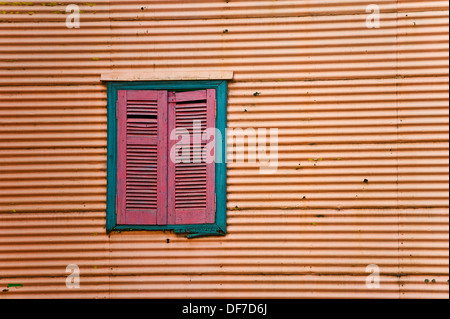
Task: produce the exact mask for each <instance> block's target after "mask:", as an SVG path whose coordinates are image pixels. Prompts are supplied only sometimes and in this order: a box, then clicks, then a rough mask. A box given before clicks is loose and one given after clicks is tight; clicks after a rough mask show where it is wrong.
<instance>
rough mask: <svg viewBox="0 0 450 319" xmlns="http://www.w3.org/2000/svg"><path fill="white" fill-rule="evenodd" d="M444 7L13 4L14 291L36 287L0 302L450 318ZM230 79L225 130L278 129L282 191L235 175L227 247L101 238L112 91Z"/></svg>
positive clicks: (248, 174) (3, 42) (3, 90)
mask: <svg viewBox="0 0 450 319" xmlns="http://www.w3.org/2000/svg"><path fill="white" fill-rule="evenodd" d="M69 3H76V4H79V5H80V8H81V10H82V13H81V28H80V29H67V28H66V27H65V23H64V22H65V19H66V17H67V15H68V14H66V13H65V6H66V5H67V4H69ZM372 3H374V4H378V5H379V6H380V8H381V12H382V15H381V19H382V21H381V28H380V29H367V28H366V17H367V15H368V14H367V13H366V7H367V6H368V5H369V4H372ZM448 6H449V4H448V1H446V0H445V1H444V0H442V1H441V0H439V1H429V0H398V1H392V0H377V1H375V0H339V1H338V0H323V1H322V0H321V1H308V0H297V1H293V0H280V1H249V0H246V1H244V0H229V1H218V0H215V1H202V0H195V1H189V2H185V1H175V0H173V1H169V0H166V1H163V0H160V1H119V0H111V1H108V0H93V2H92V3H85V2H80V1H78V0H74V1H70V2H67V3H66V2H64V3H60V2H57V3H53V2H44V3H42V2H39V1H29V2H19V3H17V2H14V3H13V2H1V3H0V291H1V290H3V289H5V288H6V287H7V285H8V284H21V285H23V287H13V288H10V289H9V290H8V291H7V292H0V298H24V297H26V298H41V297H46V298H48V297H64V298H66V297H82V298H92V297H98V298H116V297H152V298H165V297H238V298H239V297H313V298H314V297H357V298H361V297H363V298H364V297H368V298H372V297H373V298H377V297H385V298H415V297H420V298H432V297H440V298H448V291H449V286H448V279H449V276H448V272H449V268H448V266H449V259H448V248H449V242H448V239H449V237H448V231H449V226H448V222H449V220H448V217H449V209H448V181H449V178H448V164H449V161H448V155H449V144H448V142H449V140H448V133H449V132H448V131H449V129H448V98H449V95H448V84H449V77H448V76H449V74H448V49H449V43H448V40H449V38H448V16H449V12H448V9H449V8H448ZM218 69H219V70H230V71H234V72H235V79H234V81H232V82H231V83H230V85H229V89H230V91H229V109H228V120H229V127H233V128H235V127H242V128H247V127H267V128H269V127H278V128H279V141H280V147H279V151H280V153H279V170H278V172H277V173H276V174H274V175H265V176H263V175H259V174H258V169H257V167H256V166H255V165H252V164H229V165H228V167H229V174H228V208H229V212H228V222H229V228H228V229H229V234H228V235H227V236H226V237H225V238H203V239H194V240H187V239H185V238H183V237H177V236H175V235H173V234H169V233H166V234H164V233H148V232H147V233H146V232H135V233H120V234H118V233H113V234H111V236H110V237H108V236H107V235H105V206H106V127H107V120H106V112H107V110H106V103H107V100H106V87H105V85H104V84H103V83H101V82H100V74H102V73H105V72H110V71H130V72H141V71H164V70H182V71H189V70H195V71H199V70H202V71H203V70H218ZM255 92H260V93H261V94H260V95H259V96H254V93H255ZM364 180H367V181H366V182H364ZM166 239H170V243H167V241H166ZM68 264H77V265H78V266H80V268H81V288H80V289H67V288H66V285H65V280H66V276H67V275H68V274H67V273H66V272H65V271H66V266H67V265H68ZM369 264H376V265H378V266H379V267H380V270H381V287H380V289H373V290H370V289H368V288H367V287H366V285H365V281H366V277H367V275H368V273H366V267H367V265H369Z"/></svg>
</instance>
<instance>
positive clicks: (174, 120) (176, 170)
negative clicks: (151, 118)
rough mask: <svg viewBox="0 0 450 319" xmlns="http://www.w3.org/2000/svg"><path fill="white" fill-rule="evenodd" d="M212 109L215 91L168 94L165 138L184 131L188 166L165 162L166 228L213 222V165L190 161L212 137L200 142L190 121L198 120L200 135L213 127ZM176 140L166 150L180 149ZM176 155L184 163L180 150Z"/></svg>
mask: <svg viewBox="0 0 450 319" xmlns="http://www.w3.org/2000/svg"><path fill="white" fill-rule="evenodd" d="M215 109H216V91H215V90H203V91H191V92H179V93H172V92H170V93H169V132H168V133H169V137H170V134H171V132H173V130H174V129H177V131H178V132H180V131H181V130H187V131H188V132H189V138H190V142H191V147H190V154H189V156H188V157H189V158H190V162H191V163H183V162H182V163H175V162H173V160H172V159H169V164H168V166H169V172H168V183H169V184H168V186H169V189H168V197H169V199H168V224H169V225H186V224H211V223H214V221H215V162H212V163H210V164H207V163H206V162H205V161H204V160H203V158H202V160H201V162H200V163H196V162H194V154H195V155H197V156H198V155H200V154H202V152H204V150H205V146H206V145H207V144H208V143H209V142H210V141H211V140H213V137H211V138H210V140H205V141H203V140H202V138H201V135H200V136H198V135H197V136H194V134H193V133H194V132H193V123H194V121H200V122H199V123H201V132H200V133H202V132H204V131H205V129H206V128H214V127H215ZM185 132H186V131H185ZM172 134H173V133H172ZM179 141H181V138H179V140H178V141H177V140H173V139H170V141H169V150H172V149H173V148H174V147H176V146H175V145H177V146H180V143H179ZM194 146H198V147H195V148H194ZM176 153H177V158H178V159H179V160H180V159H184V160H186V158H185V157H186V156H185V157H183V154H182V152H181V150H180V151H177V152H176Z"/></svg>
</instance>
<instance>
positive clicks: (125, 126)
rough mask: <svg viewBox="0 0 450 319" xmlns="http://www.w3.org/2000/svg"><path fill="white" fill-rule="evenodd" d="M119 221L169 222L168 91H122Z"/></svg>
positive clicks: (155, 223) (142, 223)
mask: <svg viewBox="0 0 450 319" xmlns="http://www.w3.org/2000/svg"><path fill="white" fill-rule="evenodd" d="M117 123H118V125H117V128H118V132H117V138H118V150H117V151H118V152H117V161H118V162H117V208H118V212H117V222H118V224H120V225H165V224H167V91H137V90H121V91H118V101H117Z"/></svg>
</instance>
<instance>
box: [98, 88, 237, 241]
mask: <svg viewBox="0 0 450 319" xmlns="http://www.w3.org/2000/svg"><path fill="white" fill-rule="evenodd" d="M107 86H108V107H107V108H108V149H107V156H108V160H107V200H106V231H107V233H111V232H114V231H173V232H175V233H177V234H186V236H187V237H188V238H195V237H203V236H224V235H226V233H227V221H226V219H227V216H226V213H227V212H226V200H227V199H226V185H227V183H226V182H227V181H226V178H227V177H226V176H227V166H226V127H227V94H228V93H227V92H228V86H227V81H222V80H220V81H136V82H108V83H107ZM205 89H215V90H216V101H217V106H216V114H217V116H216V128H217V129H219V130H220V132H221V134H222V141H221V142H222V145H220V144H219V142H220V140H218V139H216V149H219V148H220V147H221V149H222V150H223V151H222V152H216V156H219V155H218V154H220V153H221V155H222V159H219V158H216V181H215V186H216V187H215V189H216V218H215V223H214V224H199V225H164V226H142V225H140V226H138V225H137V226H132V225H131V226H130V225H117V216H116V193H117V117H116V103H117V91H118V90H168V91H185V90H193V91H194V90H205Z"/></svg>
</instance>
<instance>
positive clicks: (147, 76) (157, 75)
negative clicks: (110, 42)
mask: <svg viewBox="0 0 450 319" xmlns="http://www.w3.org/2000/svg"><path fill="white" fill-rule="evenodd" d="M233 76H234V73H233V71H164V72H162V71H159V72H109V73H103V74H102V75H101V81H195V80H232V79H233Z"/></svg>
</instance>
